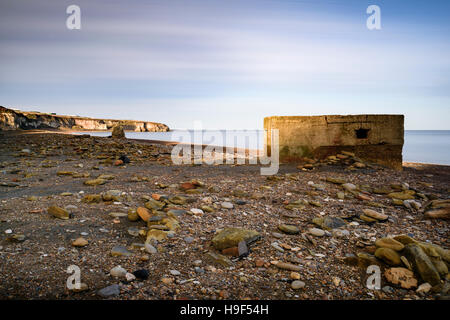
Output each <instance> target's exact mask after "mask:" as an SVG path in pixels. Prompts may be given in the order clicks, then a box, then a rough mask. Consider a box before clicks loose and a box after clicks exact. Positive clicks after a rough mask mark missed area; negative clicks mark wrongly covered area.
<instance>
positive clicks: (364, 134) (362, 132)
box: [355, 129, 370, 139]
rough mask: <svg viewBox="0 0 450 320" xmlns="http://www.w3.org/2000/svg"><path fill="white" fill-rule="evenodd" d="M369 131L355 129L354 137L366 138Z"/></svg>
mask: <svg viewBox="0 0 450 320" xmlns="http://www.w3.org/2000/svg"><path fill="white" fill-rule="evenodd" d="M369 131H370V129H358V130H355V133H356V138H357V139H367V137H368V136H369Z"/></svg>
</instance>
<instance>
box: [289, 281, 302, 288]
mask: <svg viewBox="0 0 450 320" xmlns="http://www.w3.org/2000/svg"><path fill="white" fill-rule="evenodd" d="M304 287H305V283H304V282H303V281H300V280H296V281H292V283H291V288H292V289H294V290H299V289H303V288H304Z"/></svg>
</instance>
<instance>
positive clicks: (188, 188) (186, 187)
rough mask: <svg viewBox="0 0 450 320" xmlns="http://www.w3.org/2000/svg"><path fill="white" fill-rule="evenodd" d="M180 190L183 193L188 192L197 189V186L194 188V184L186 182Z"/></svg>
mask: <svg viewBox="0 0 450 320" xmlns="http://www.w3.org/2000/svg"><path fill="white" fill-rule="evenodd" d="M180 189H181V190H183V191H187V190H191V189H195V186H194V184H192V183H190V182H185V183H182V184H181V185H180Z"/></svg>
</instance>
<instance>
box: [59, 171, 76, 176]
mask: <svg viewBox="0 0 450 320" xmlns="http://www.w3.org/2000/svg"><path fill="white" fill-rule="evenodd" d="M56 175H57V176H71V175H73V172H72V171H58V172H57V173H56Z"/></svg>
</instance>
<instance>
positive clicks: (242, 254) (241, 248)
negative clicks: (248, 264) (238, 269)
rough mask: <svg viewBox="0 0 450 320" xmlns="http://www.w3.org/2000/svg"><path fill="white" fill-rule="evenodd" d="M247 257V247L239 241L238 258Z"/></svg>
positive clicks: (243, 242)
mask: <svg viewBox="0 0 450 320" xmlns="http://www.w3.org/2000/svg"><path fill="white" fill-rule="evenodd" d="M247 255H248V247H247V243H246V242H245V241H241V242H239V243H238V256H239V257H245V256H247Z"/></svg>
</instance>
